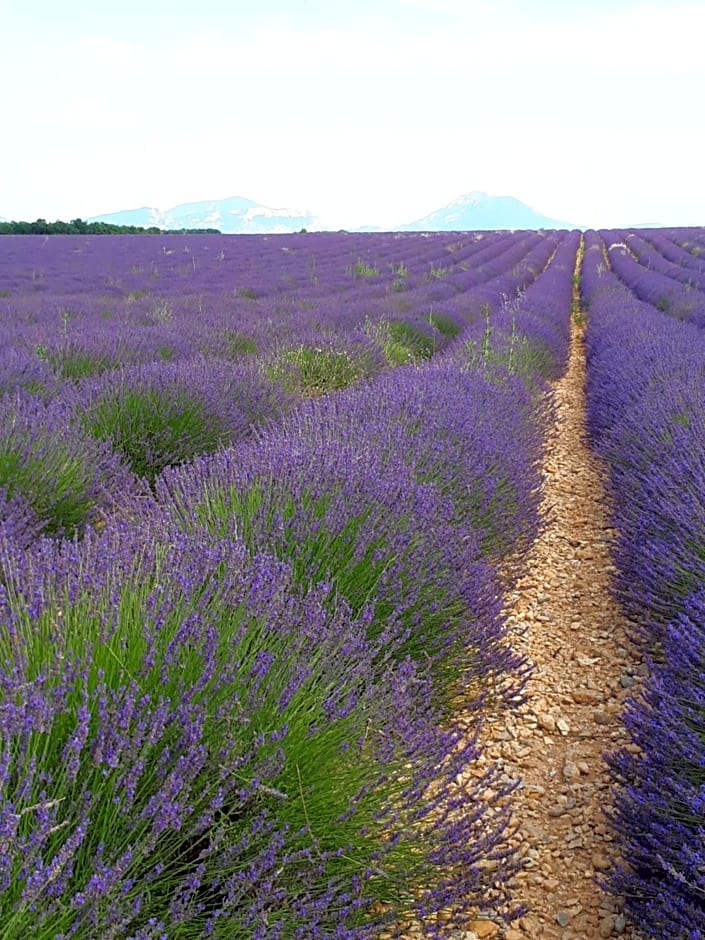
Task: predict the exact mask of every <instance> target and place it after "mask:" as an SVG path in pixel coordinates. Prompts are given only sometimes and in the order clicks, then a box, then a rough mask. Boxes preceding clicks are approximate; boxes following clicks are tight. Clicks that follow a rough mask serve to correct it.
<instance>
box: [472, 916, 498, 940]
mask: <svg viewBox="0 0 705 940" xmlns="http://www.w3.org/2000/svg"><path fill="white" fill-rule="evenodd" d="M468 926H469V928H470V931H471V933H474V934H475V936H476V937H477V938H478V940H486V938H487V937H496V936H497V934H498V933H499V927H498V926H497V924H495V923H494V921H491V920H472V921H470V923H469V925H468Z"/></svg>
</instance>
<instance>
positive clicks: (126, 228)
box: [0, 219, 221, 235]
mask: <svg viewBox="0 0 705 940" xmlns="http://www.w3.org/2000/svg"><path fill="white" fill-rule="evenodd" d="M220 234H221V232H220V229H217V228H180V229H161V228H157V226H156V225H150V226H149V228H144V227H143V226H140V225H115V224H114V223H112V222H86V221H85V220H84V219H72V220H71V221H70V222H61V221H60V220H57V221H56V222H47V220H46V219H37V220H36V221H35V222H0V235H220Z"/></svg>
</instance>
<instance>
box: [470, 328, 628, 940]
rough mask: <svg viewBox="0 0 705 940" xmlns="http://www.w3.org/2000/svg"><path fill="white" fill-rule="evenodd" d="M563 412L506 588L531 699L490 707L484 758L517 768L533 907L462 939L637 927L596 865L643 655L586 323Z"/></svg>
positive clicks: (545, 937) (511, 770)
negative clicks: (607, 476)
mask: <svg viewBox="0 0 705 940" xmlns="http://www.w3.org/2000/svg"><path fill="white" fill-rule="evenodd" d="M554 392H555V423H554V425H553V427H552V429H551V431H550V433H549V435H548V439H547V442H546V450H545V458H544V468H543V470H544V483H543V496H542V510H541V511H542V515H543V520H544V529H543V532H542V534H541V536H540V537H539V539H538V540H537V541H536V542H535V543H534V545H533V546H532V548H531V550H530V553H529V557H528V559H527V564H526V567H525V568H524V575H523V576H522V577H521V578H520V579H519V581H518V583H517V584H516V587H515V589H514V590H513V591H512V592H511V593H510V594H509V596H508V598H507V605H506V606H507V613H508V616H509V623H510V626H511V630H512V633H513V640H514V644H515V646H516V648H517V649H519V650H521V651H522V652H523V653H525V654H526V655H527V656H528V658H529V660H530V661H531V663H532V665H533V675H532V678H531V679H530V681H529V685H528V689H527V702H526V704H525V705H524V706H522V707H521V708H520V709H518V710H516V711H514V712H510V713H502V714H501V715H498V716H495V717H493V718H491V719H490V720H489V722H488V725H487V728H486V731H485V740H486V748H487V750H486V758H487V759H488V760H494V761H500V762H501V763H502V765H503V769H504V772H505V773H506V774H507V775H508V776H509V777H511V778H513V779H520V780H521V781H522V784H521V787H520V789H519V790H518V791H517V792H516V793H515V795H514V805H515V806H516V816H517V822H518V825H519V832H518V836H517V837H518V839H519V840H520V851H521V854H522V856H523V857H524V860H525V868H524V870H523V871H522V873H521V874H520V875H519V877H518V879H517V884H516V894H517V899H518V900H519V901H520V902H523V903H525V904H526V905H527V906H528V907H529V908H530V913H528V914H527V915H526V916H525V917H522V918H521V920H519V921H518V922H517V923H516V924H514V925H513V926H512V927H511V928H509V929H507V928H500V927H499V926H497V925H496V924H493V923H491V922H489V921H482V920H481V919H478V920H477V921H476V922H475V923H473V924H472V931H470V932H467V933H465V935H464V938H465V940H474V938H476V937H479V938H486V937H496V938H497V940H499V938H504V940H528V938H530V940H593V938H607V937H620V936H621V937H623V938H625V940H626V938H629V940H636V938H638V936H639V933H638V931H637V930H636V928H635V926H634V925H629V924H627V923H626V922H625V918H624V916H623V915H622V913H621V911H620V905H619V900H618V899H613V898H610V897H609V896H607V895H605V894H604V893H603V892H602V891H601V890H600V887H599V884H598V879H599V878H600V876H603V875H604V874H605V873H607V872H608V871H609V869H610V867H611V865H613V864H614V861H615V857H616V853H615V848H614V845H613V837H612V833H611V832H610V826H609V823H608V820H607V819H606V817H605V814H604V809H605V807H606V806H608V805H609V802H610V792H609V777H608V773H607V768H606V765H605V762H604V759H603V755H604V754H605V752H607V751H610V750H613V749H615V748H617V747H619V746H622V745H625V744H626V745H627V746H629V745H628V743H627V739H626V736H625V733H624V731H623V728H622V726H621V723H620V713H621V711H622V707H623V702H624V699H625V697H626V696H627V695H629V694H633V693H634V691H636V690H637V689H638V684H639V682H640V677H641V676H642V675H643V674H644V670H645V667H644V666H643V665H641V663H640V662H639V661H638V659H637V658H636V656H635V653H634V651H633V649H631V648H630V645H629V643H628V640H627V637H626V630H627V627H628V624H627V623H626V621H625V618H624V615H623V613H622V612H621V610H620V608H619V606H618V605H617V603H616V602H615V601H614V600H613V599H612V598H611V596H610V581H611V579H612V576H613V573H614V568H613V565H612V563H611V560H610V544H611V542H612V539H613V537H614V532H613V530H612V529H611V528H610V524H609V513H608V505H607V502H606V499H605V490H604V486H603V483H602V480H603V479H604V469H603V468H602V467H601V466H600V464H599V462H598V461H597V460H596V458H595V457H594V456H593V455H592V454H591V453H590V451H589V449H588V446H587V441H586V430H585V349H584V336H583V329H582V328H581V326H579V325H578V324H574V326H573V336H572V341H571V358H570V366H569V368H568V370H567V373H566V375H565V376H564V377H563V378H562V379H561V380H560V381H559V382H557V383H556V385H555V389H554Z"/></svg>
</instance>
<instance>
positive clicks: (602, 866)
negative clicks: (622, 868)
mask: <svg viewBox="0 0 705 940" xmlns="http://www.w3.org/2000/svg"><path fill="white" fill-rule="evenodd" d="M590 862H591V864H592V867H593V868H595V869H596V870H597V871H607V869H608V868H609V867H610V860H609V859H608V858H607V856H606V855H605V854H604V853H603V852H593V853H592V856H591V858H590Z"/></svg>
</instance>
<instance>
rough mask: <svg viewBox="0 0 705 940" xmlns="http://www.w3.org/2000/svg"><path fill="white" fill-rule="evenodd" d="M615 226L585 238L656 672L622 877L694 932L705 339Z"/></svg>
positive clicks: (622, 533) (631, 593) (629, 539)
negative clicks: (651, 281) (627, 263)
mask: <svg viewBox="0 0 705 940" xmlns="http://www.w3.org/2000/svg"><path fill="white" fill-rule="evenodd" d="M611 236H612V233H609V232H608V233H599V234H598V233H595V232H588V233H587V234H586V236H585V243H586V251H585V255H584V262H583V274H582V293H583V297H584V300H585V302H586V305H587V310H588V329H587V344H588V418H589V426H590V431H591V435H592V439H593V442H594V444H595V446H596V448H597V450H598V451H599V453H601V454H602V455H603V456H604V457H605V458H606V459H607V461H608V465H609V473H610V489H611V494H612V506H613V515H614V524H615V527H616V529H617V531H618V533H619V536H618V541H617V549H616V554H615V560H616V563H617V567H618V582H617V590H618V594H619V597H620V599H621V600H622V602H623V604H624V606H625V608H626V610H627V612H628V613H629V615H630V616H631V618H632V620H633V623H634V636H635V639H636V640H637V642H638V643H639V646H640V648H641V650H642V652H643V654H644V657H645V659H646V661H647V663H648V666H649V671H650V675H649V677H648V679H646V681H645V685H644V691H643V694H641V695H639V696H638V697H635V698H634V699H633V700H631V701H630V702H629V704H628V707H627V710H626V714H625V719H624V720H625V724H626V727H627V729H628V731H629V733H630V735H631V738H632V743H633V744H636V745H637V746H638V753H632V752H631V751H632V750H633V749H631V750H629V751H627V750H624V751H621V752H618V753H617V754H615V755H612V758H611V763H612V767H613V771H614V775H615V780H616V782H617V784H618V787H617V795H616V803H615V809H614V822H615V825H616V828H617V832H618V835H619V839H620V843H621V845H620V849H621V854H622V855H623V858H624V860H625V865H624V867H623V868H622V869H621V870H620V871H619V872H618V873H617V875H616V876H615V878H614V879H613V881H612V887H613V889H614V890H615V891H616V892H617V893H619V894H623V895H624V896H625V898H626V904H627V908H628V910H629V912H630V914H631V916H632V918H633V919H634V921H635V922H636V923H637V924H639V925H640V927H641V928H642V930H643V931H644V932H645V933H646V935H648V936H652V937H658V938H662V937H665V936H670V937H677V938H682V940H695V938H696V937H701V936H703V935H704V934H705V876H704V872H705V845H704V844H703V831H705V803H704V802H703V794H704V792H705V791H704V790H703V786H704V785H705V776H703V766H705V747H704V745H703V741H705V720H704V717H703V716H704V715H705V710H704V708H703V705H704V703H705V699H704V687H703V681H702V676H703V667H704V665H705V635H704V634H703V624H704V623H705V616H704V615H705V601H704V598H703V583H704V582H705V561H704V556H703V550H702V546H703V544H705V463H704V461H703V454H705V423H704V421H703V412H702V402H703V399H704V397H705V384H704V375H703V368H702V364H703V361H704V360H705V337H704V336H703V334H702V332H701V331H700V330H699V329H698V328H696V327H695V326H694V325H692V324H690V323H684V322H679V321H678V320H677V319H674V318H672V317H669V316H666V315H665V313H664V312H662V311H659V310H657V309H656V308H655V307H653V306H651V305H650V304H647V303H646V302H644V301H643V300H640V299H639V298H638V297H637V296H636V294H635V293H634V292H632V291H631V290H629V289H628V288H627V287H626V286H625V284H624V283H623V282H622V281H621V280H620V279H619V278H618V277H617V276H616V275H615V273H614V272H613V271H612V270H610V268H609V266H608V264H607V263H606V243H609V239H610V238H611ZM620 258H621V255H620ZM609 260H610V261H611V262H612V263H613V264H614V261H615V252H614V250H613V251H610V252H609Z"/></svg>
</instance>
